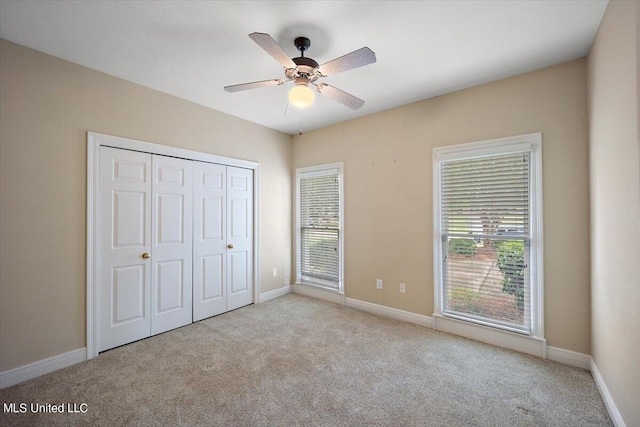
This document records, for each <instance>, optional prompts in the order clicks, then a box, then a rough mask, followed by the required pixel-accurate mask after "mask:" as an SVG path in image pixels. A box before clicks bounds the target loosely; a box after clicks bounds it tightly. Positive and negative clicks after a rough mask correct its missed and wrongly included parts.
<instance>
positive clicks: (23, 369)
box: [0, 347, 87, 388]
mask: <svg viewBox="0 0 640 427" xmlns="http://www.w3.org/2000/svg"><path fill="white" fill-rule="evenodd" d="M85 360H87V349H86V348H85V347H83V348H79V349H77V350H72V351H69V352H67V353H63V354H59V355H57V356H53V357H49V358H47V359H43V360H38V361H37V362H33V363H29V364H28V365H24V366H19V367H17V368H14V369H9V370H8V371H4V372H0V388H6V387H11V386H12V385H16V384H19V383H21V382H23V381H27V380H30V379H33V378H37V377H39V376H41V375H44V374H48V373H50V372H53V371H57V370H58V369H62V368H66V367H67V366H71V365H75V364H76V363H80V362H84V361H85Z"/></svg>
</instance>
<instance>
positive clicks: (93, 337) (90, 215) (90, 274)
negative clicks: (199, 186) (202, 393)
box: [86, 132, 260, 359]
mask: <svg viewBox="0 0 640 427" xmlns="http://www.w3.org/2000/svg"><path fill="white" fill-rule="evenodd" d="M100 146H106V147H113V148H121V149H124V150H132V151H140V152H145V153H151V154H159V155H163V156H170V157H177V158H181V159H187V160H197V161H201V162H207V163H216V164H222V165H226V166H234V167H239V168H244V169H251V170H253V189H254V190H253V198H254V204H253V222H254V230H253V233H254V239H253V249H254V257H253V260H254V261H253V283H254V289H253V301H254V302H255V303H256V304H258V303H259V301H260V242H259V241H260V239H259V238H258V236H259V235H260V228H259V227H260V197H259V195H260V164H259V163H257V162H253V161H249V160H241V159H235V158H232V157H223V156H218V155H215V154H208V153H201V152H199V151H192V150H185V149H182V148H176V147H170V146H167V145H159V144H154V143H151V142H144V141H137V140H134V139H128V138H121V137H118V136H111V135H105V134H101V133H95V132H88V133H87V277H86V278H87V347H86V358H87V359H92V358H94V357H96V356H97V355H98V352H99V347H98V324H99V323H98V314H99V313H98V307H99V302H98V277H97V275H98V272H99V271H100V269H99V265H98V263H99V260H98V225H99V224H100V221H99V218H98V215H99V209H98V205H99V197H98V195H99V190H100V189H99V185H100V179H99V173H100V156H99V153H100Z"/></svg>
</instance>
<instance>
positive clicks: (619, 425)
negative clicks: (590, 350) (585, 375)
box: [590, 358, 626, 427]
mask: <svg viewBox="0 0 640 427" xmlns="http://www.w3.org/2000/svg"><path fill="white" fill-rule="evenodd" d="M590 365H591V366H590V368H591V375H592V376H593V380H594V381H595V383H596V387H598V391H599V392H600V396H601V397H602V400H603V401H604V406H605V407H606V408H607V412H608V413H609V417H611V421H612V422H613V425H614V426H616V427H626V424H625V422H624V419H622V414H620V411H618V407H617V406H616V402H614V401H613V397H612V396H611V393H609V389H608V388H607V385H606V384H605V382H604V379H603V378H602V375H600V371H599V370H598V367H597V366H596V362H595V361H594V360H593V358H591V363H590Z"/></svg>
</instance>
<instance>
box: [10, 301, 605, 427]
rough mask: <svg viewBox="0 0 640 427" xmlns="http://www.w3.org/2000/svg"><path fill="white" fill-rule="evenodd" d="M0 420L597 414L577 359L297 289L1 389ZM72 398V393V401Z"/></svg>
mask: <svg viewBox="0 0 640 427" xmlns="http://www.w3.org/2000/svg"><path fill="white" fill-rule="evenodd" d="M0 397H1V400H2V402H3V404H5V403H10V402H14V403H18V404H20V403H26V404H27V405H29V406H30V405H31V403H38V404H47V403H49V404H56V405H59V404H61V403H64V404H65V405H66V404H69V403H70V404H72V405H73V404H76V407H77V408H79V407H80V406H79V405H80V404H83V403H86V412H84V413H81V412H79V413H66V412H65V413H61V414H59V413H31V412H30V409H29V408H28V409H27V412H26V413H5V412H4V411H3V412H2V413H0V425H3V426H9V425H65V426H70V425H104V426H117V425H158V426H160V425H171V426H197V425H202V426H218V425H219V426H236V425H237V426H290V425H314V426H315V425H319V426H335V425H340V426H348V425H354V426H355V425H357V426H360V425H384V426H389V425H393V426H581V427H583V426H610V425H612V424H611V421H610V419H609V417H608V415H607V412H606V409H605V407H604V404H603V402H602V399H601V398H600V395H599V394H598V391H597V389H596V386H595V383H594V381H593V379H592V377H591V375H590V373H589V372H588V371H585V370H582V369H578V368H573V367H570V366H565V365H562V364H559V363H555V362H551V361H548V360H543V359H539V358H536V357H533V356H528V355H524V354H521V353H516V352H513V351H509V350H504V349H501V348H497V347H493V346H490V345H485V344H482V343H478V342H475V341H472V340H468V339H464V338H460V337H456V336H454V335H449V334H446V333H441V332H435V331H433V330H431V329H428V328H425V327H421V326H417V325H413V324H409V323H404V322H400V321H395V320H391V319H386V318H381V317H377V316H373V315H370V314H368V313H364V312H360V311H357V310H353V309H350V308H344V307H342V306H338V305H335V304H330V303H327V302H324V301H319V300H315V299H311V298H307V297H302V296H298V295H293V294H290V295H286V296H283V297H280V298H278V299H275V300H272V301H268V302H266V303H263V304H260V305H251V306H248V307H244V308H241V309H238V310H235V311H233V312H229V313H225V314H223V315H220V316H217V317H213V318H210V319H207V320H204V321H201V322H198V323H194V324H191V325H189V326H185V327H183V328H180V329H176V330H173V331H170V332H167V333H164V334H161V335H157V336H155V337H152V338H148V339H145V340H142V341H138V342H135V343H132V344H129V345H126V346H123V347H119V348H116V349H113V350H111V351H108V352H105V353H103V354H101V355H100V356H99V357H97V358H94V359H92V360H89V361H87V362H83V363H80V364H77V365H74V366H71V367H68V368H65V369H62V370H59V371H56V372H53V373H51V374H48V375H45V376H42V377H39V378H36V379H33V380H30V381H27V382H24V383H22V384H18V385H16V386H13V387H9V388H6V389H3V390H0ZM83 408H85V407H83Z"/></svg>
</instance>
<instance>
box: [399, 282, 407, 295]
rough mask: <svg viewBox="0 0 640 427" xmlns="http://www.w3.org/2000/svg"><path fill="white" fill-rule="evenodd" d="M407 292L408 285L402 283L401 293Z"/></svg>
mask: <svg viewBox="0 0 640 427" xmlns="http://www.w3.org/2000/svg"><path fill="white" fill-rule="evenodd" d="M406 292H407V285H405V284H404V283H400V293H401V294H404V293H406Z"/></svg>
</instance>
